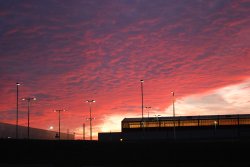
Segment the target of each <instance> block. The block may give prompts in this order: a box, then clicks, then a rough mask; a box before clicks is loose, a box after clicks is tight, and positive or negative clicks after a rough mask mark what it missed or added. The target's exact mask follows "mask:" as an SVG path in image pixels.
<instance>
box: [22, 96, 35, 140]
mask: <svg viewBox="0 0 250 167" xmlns="http://www.w3.org/2000/svg"><path fill="white" fill-rule="evenodd" d="M22 100H26V101H27V102H28V139H29V138H30V101H32V100H34V101H35V100H36V98H35V97H26V98H23V99H22Z"/></svg>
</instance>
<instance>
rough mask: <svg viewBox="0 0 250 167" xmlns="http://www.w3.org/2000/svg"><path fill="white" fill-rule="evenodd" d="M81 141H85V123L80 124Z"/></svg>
mask: <svg viewBox="0 0 250 167" xmlns="http://www.w3.org/2000/svg"><path fill="white" fill-rule="evenodd" d="M82 140H85V123H83V124H82Z"/></svg>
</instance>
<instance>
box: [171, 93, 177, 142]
mask: <svg viewBox="0 0 250 167" xmlns="http://www.w3.org/2000/svg"><path fill="white" fill-rule="evenodd" d="M171 93H172V95H173V123H174V139H175V138H176V134H175V106H174V102H175V97H174V91H172V92H171Z"/></svg>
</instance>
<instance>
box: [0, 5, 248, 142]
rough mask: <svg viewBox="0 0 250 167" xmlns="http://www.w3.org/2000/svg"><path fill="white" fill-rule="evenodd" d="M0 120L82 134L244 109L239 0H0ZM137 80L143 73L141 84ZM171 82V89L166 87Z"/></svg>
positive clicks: (244, 8) (244, 44)
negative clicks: (140, 120) (132, 121)
mask: <svg viewBox="0 0 250 167" xmlns="http://www.w3.org/2000/svg"><path fill="white" fill-rule="evenodd" d="M0 80H1V82H0V92H1V93H0V99H1V100H0V122H6V123H11V124H15V122H16V103H17V102H16V98H17V95H16V91H17V88H16V82H19V83H20V84H21V85H20V86H19V87H18V91H19V99H18V101H19V102H18V103H19V125H22V126H27V101H22V100H21V99H22V98H25V97H36V98H37V100H36V101H32V102H31V106H30V126H31V127H35V128H41V129H47V130H48V129H51V127H53V130H55V131H57V130H58V113H56V112H53V111H54V110H58V109H64V110H66V111H65V112H62V113H61V132H65V133H66V132H67V131H69V132H70V133H75V134H76V139H82V131H83V129H82V125H83V124H85V133H86V134H85V136H86V139H88V138H89V128H90V127H89V119H88V118H89V111H90V106H89V104H88V103H86V100H95V101H96V102H95V103H92V104H91V111H92V117H93V118H94V119H93V121H92V126H93V138H94V139H97V134H98V132H119V131H121V121H122V119H124V118H128V117H141V115H142V91H141V88H143V106H144V107H146V106H150V107H151V109H146V108H144V110H143V114H144V116H145V117H147V116H149V117H155V116H156V115H160V116H172V114H173V113H172V104H173V99H175V112H176V116H185V115H211V114H249V113H250V111H249V110H250V1H249V0H209V1H207V0H154V1H152V0H105V1H104V0H72V1H67V0H43V1H34V0H22V1H20V0H0ZM140 80H144V82H143V84H141V82H140ZM171 91H174V92H175V94H174V97H173V96H172V94H171Z"/></svg>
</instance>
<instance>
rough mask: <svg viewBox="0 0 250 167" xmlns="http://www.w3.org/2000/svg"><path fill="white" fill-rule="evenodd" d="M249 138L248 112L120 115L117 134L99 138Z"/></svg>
mask: <svg viewBox="0 0 250 167" xmlns="http://www.w3.org/2000/svg"><path fill="white" fill-rule="evenodd" d="M237 138H250V114H237V115H236V114H235V115H203V116H177V117H149V118H143V119H142V118H124V119H123V120H122V122H121V132H119V133H99V135H98V139H99V141H134V140H190V139H192V140H194V139H198V140H199V139H237Z"/></svg>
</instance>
